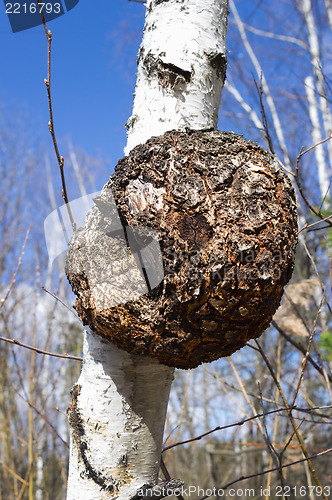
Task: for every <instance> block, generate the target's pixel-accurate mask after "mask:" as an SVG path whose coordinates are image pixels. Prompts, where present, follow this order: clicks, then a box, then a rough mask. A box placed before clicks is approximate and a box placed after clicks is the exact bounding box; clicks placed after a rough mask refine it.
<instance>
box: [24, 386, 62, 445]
mask: <svg viewBox="0 0 332 500" xmlns="http://www.w3.org/2000/svg"><path fill="white" fill-rule="evenodd" d="M18 395H19V396H20V398H21V399H23V401H25V402H26V403H27V404H28V405H29V406H30V407H31V408H32V409H33V410H34V411H35V412H36V413H37V414H38V415H39V416H40V417H41V418H42V419H43V420H44V421H45V422H46V423H47V425H49V426H50V427H51V429H52V431H53V432H54V433H55V434H56V435H57V436H58V438H59V439H60V441H62V442H63V444H64V445H65V446H66V447H67V448H69V444H68V443H67V441H65V440H64V439H63V438H62V437H61V436H60V434H59V433H58V431H57V430H56V428H55V427H54V425H53V424H52V423H51V422H50V421H49V420H48V418H46V417H45V415H44V414H43V413H41V412H40V411H39V410H38V409H37V408H36V407H35V406H34V405H33V404H32V403H31V401H28V400H27V399H25V398H24V397H23V396H22V395H21V394H18Z"/></svg>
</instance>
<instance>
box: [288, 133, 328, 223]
mask: <svg viewBox="0 0 332 500" xmlns="http://www.w3.org/2000/svg"><path fill="white" fill-rule="evenodd" d="M331 138H332V136H331V135H329V137H327V138H326V139H323V140H322V141H319V142H317V143H316V144H314V145H313V146H310V148H307V149H305V150H303V147H302V148H301V149H300V152H299V154H298V156H297V158H296V166H295V181H296V184H297V187H298V189H299V192H300V194H301V196H302V198H303V200H304V202H305V204H306V205H307V206H308V207H309V208H310V210H311V211H312V212H313V213H314V214H315V215H316V216H317V217H319V218H320V219H321V220H324V221H326V222H327V224H328V226H329V227H332V221H329V220H328V219H326V217H325V216H324V214H322V212H321V210H317V209H316V208H315V207H314V206H313V205H312V204H311V203H310V201H309V200H308V198H307V196H306V194H305V193H304V190H303V186H302V184H301V180H300V169H299V164H300V160H301V158H302V156H304V155H305V154H307V153H309V151H311V150H312V149H314V148H316V147H317V146H320V145H321V144H324V142H326V141H329V140H331Z"/></svg>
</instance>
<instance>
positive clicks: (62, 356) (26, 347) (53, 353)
mask: <svg viewBox="0 0 332 500" xmlns="http://www.w3.org/2000/svg"><path fill="white" fill-rule="evenodd" d="M0 340H3V341H4V342H9V343H10V344H15V345H18V346H20V347H24V348H25V349H30V350H31V351H34V352H37V353H38V354H44V355H46V356H53V357H54V358H64V359H74V360H75V361H83V358H81V357H79V356H72V355H71V354H58V353H56V352H49V351H44V350H43V349H39V348H38V347H33V346H31V345H28V344H23V342H20V341H19V340H16V339H9V338H7V337H1V336H0Z"/></svg>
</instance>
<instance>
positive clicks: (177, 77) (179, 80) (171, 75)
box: [143, 53, 192, 89]
mask: <svg viewBox="0 0 332 500" xmlns="http://www.w3.org/2000/svg"><path fill="white" fill-rule="evenodd" d="M143 67H144V68H145V71H146V73H147V76H148V77H149V78H151V76H152V75H154V74H157V77H158V81H159V84H160V86H161V87H163V88H168V89H174V87H176V86H181V85H186V84H187V83H189V82H190V80H191V76H192V73H191V71H187V70H185V69H182V68H179V67H178V66H176V65H175V64H172V63H165V62H163V61H162V60H161V59H160V58H159V57H158V58H156V57H154V56H153V55H152V54H151V53H148V54H147V55H146V56H145V57H144V61H143Z"/></svg>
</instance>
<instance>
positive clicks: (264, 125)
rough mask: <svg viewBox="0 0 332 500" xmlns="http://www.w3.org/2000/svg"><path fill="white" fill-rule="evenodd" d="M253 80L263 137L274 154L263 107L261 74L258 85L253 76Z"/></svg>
mask: <svg viewBox="0 0 332 500" xmlns="http://www.w3.org/2000/svg"><path fill="white" fill-rule="evenodd" d="M254 82H255V87H256V90H257V93H258V97H259V105H260V110H261V116H262V123H263V128H264V134H265V138H266V141H267V143H268V145H269V150H270V152H271V153H272V154H273V155H274V154H275V152H274V147H273V142H272V137H271V135H270V131H269V124H268V121H267V116H266V113H265V108H264V103H263V85H262V75H261V78H260V83H259V85H258V83H257V81H256V79H255V78H254Z"/></svg>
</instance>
